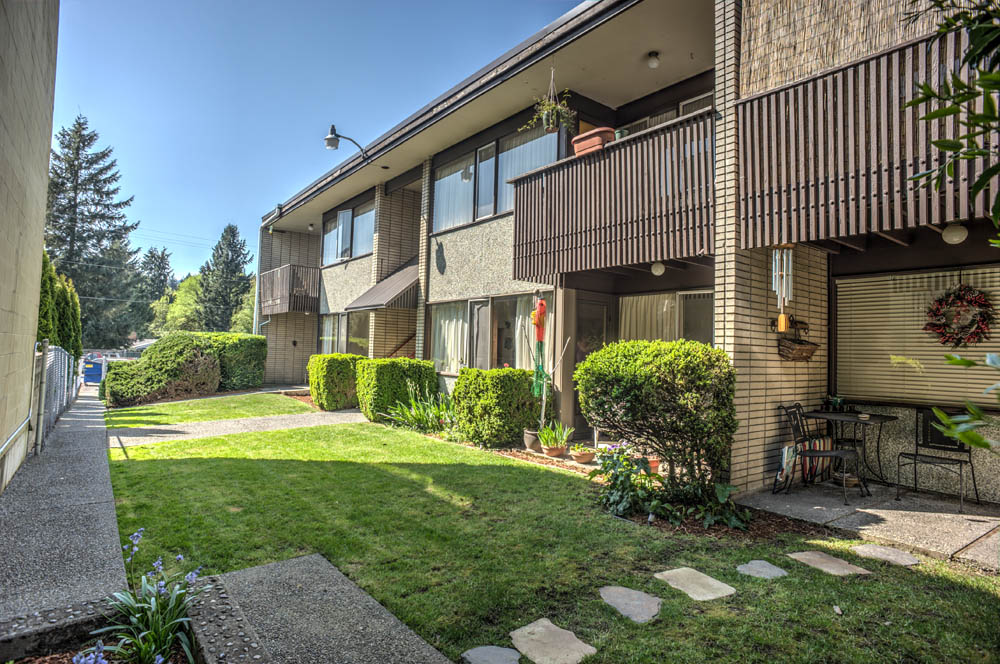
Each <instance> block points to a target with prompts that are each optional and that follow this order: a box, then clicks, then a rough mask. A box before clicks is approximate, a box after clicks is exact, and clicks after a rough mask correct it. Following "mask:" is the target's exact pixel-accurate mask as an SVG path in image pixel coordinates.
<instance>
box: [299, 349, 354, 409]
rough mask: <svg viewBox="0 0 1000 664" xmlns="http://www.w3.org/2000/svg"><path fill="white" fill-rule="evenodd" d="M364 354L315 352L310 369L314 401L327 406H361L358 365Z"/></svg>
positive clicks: (327, 407) (308, 367)
mask: <svg viewBox="0 0 1000 664" xmlns="http://www.w3.org/2000/svg"><path fill="white" fill-rule="evenodd" d="M366 359H368V358H366V357H365V356H364V355H351V354H348V353H332V354H330V355H313V356H312V357H310V358H309V364H308V365H307V366H306V370H307V372H308V373H309V394H310V395H311V396H312V400H313V403H315V404H316V405H317V406H319V407H320V408H322V409H323V410H340V409H342V408H357V406H358V388H357V368H358V366H357V365H358V361H359V360H366Z"/></svg>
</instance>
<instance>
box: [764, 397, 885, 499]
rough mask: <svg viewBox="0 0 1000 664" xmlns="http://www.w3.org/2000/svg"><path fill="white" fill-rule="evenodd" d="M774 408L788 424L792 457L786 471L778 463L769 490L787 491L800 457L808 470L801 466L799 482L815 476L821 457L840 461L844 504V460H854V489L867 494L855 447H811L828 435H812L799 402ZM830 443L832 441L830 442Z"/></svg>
mask: <svg viewBox="0 0 1000 664" xmlns="http://www.w3.org/2000/svg"><path fill="white" fill-rule="evenodd" d="M778 408H779V409H780V410H781V411H782V412H783V413H784V414H785V418H786V419H787V420H788V425H789V427H790V428H791V431H792V440H793V441H794V446H793V458H792V462H791V464H790V466H791V471H790V472H786V468H785V465H784V464H783V465H782V470H780V471H779V472H778V475H777V476H776V477H775V478H774V487H773V488H772V493H779V492H780V491H782V490H784V491H785V493H789V492H790V491H791V487H792V481H793V480H794V478H795V466H796V465H798V464H799V463H801V460H802V459H809V471H808V472H806V470H805V469H803V471H802V473H803V477H802V482H803V484H808V483H809V482H812V481H814V480H815V479H816V474H817V470H818V468H819V466H820V465H821V463H820V461H819V460H821V459H830V460H831V463H832V462H835V461H838V460H839V461H840V465H841V483H842V486H843V489H844V504H845V505H849V504H850V503H848V502H847V463H848V462H849V461H853V462H854V472H855V473H856V474H857V477H858V489H859V491H860V492H861V497H862V498H864V497H865V495H866V492H867V495H869V496H870V495H872V493H871V491H870V490H869V489H868V485H867V483H866V482H865V480H864V477H862V475H861V456H860V455H859V454H858V451H857V450H856V449H853V448H844V449H828V450H827V449H814V448H812V447H811V446H812V445H815V444H816V443H818V442H821V441H823V440H824V439H828V438H829V437H828V436H820V435H816V434H815V433H813V432H812V431H810V429H809V425H808V424H807V423H806V418H805V416H804V414H803V410H802V404H800V403H795V404H794V405H792V406H778ZM831 447H832V445H831Z"/></svg>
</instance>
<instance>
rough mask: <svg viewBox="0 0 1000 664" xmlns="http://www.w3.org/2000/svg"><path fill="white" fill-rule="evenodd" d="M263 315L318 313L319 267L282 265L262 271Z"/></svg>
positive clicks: (261, 307) (261, 310) (261, 299)
mask: <svg viewBox="0 0 1000 664" xmlns="http://www.w3.org/2000/svg"><path fill="white" fill-rule="evenodd" d="M260 312H261V314H263V315H265V316H270V315H273V314H287V313H310V314H312V313H319V268H318V267H308V266H305V265H282V266H281V267H278V268H275V269H273V270H268V271H267V272H261V274H260Z"/></svg>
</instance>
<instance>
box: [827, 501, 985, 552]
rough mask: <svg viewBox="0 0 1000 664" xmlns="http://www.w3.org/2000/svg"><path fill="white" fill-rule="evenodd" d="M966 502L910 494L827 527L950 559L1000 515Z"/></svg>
mask: <svg viewBox="0 0 1000 664" xmlns="http://www.w3.org/2000/svg"><path fill="white" fill-rule="evenodd" d="M988 512H989V509H988V508H986V509H984V508H983V507H980V506H977V505H974V504H969V503H966V505H965V514H959V513H958V502H957V501H951V500H948V499H945V498H940V497H935V496H928V495H917V494H911V495H907V496H905V497H904V498H903V499H902V500H900V501H896V500H892V501H888V502H885V503H882V504H880V505H874V506H871V507H866V508H861V509H858V510H857V511H855V512H854V513H853V514H849V515H847V516H844V517H841V518H839V519H836V520H835V521H832V522H830V523H829V524H828V525H830V526H831V527H834V528H840V529H843V530H848V531H852V532H856V533H857V534H858V535H859V536H860V537H861V538H862V539H868V540H878V541H881V542H887V543H892V544H896V545H902V546H903V547H904V548H906V549H909V550H910V551H916V552H918V553H923V554H925V555H928V556H931V557H934V558H944V559H947V558H951V557H952V556H954V555H955V554H956V553H958V552H959V551H961V550H962V549H964V548H965V547H967V546H969V545H970V544H971V543H972V542H974V541H976V540H977V539H979V538H980V537H982V536H983V535H986V534H987V533H989V532H990V531H992V530H993V529H995V528H997V527H998V526H1000V514H997V515H996V516H990V515H989V513H988Z"/></svg>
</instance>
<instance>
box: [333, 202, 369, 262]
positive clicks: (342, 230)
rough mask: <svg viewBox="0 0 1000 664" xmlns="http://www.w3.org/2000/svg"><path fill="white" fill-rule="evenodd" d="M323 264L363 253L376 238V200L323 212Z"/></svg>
mask: <svg viewBox="0 0 1000 664" xmlns="http://www.w3.org/2000/svg"><path fill="white" fill-rule="evenodd" d="M323 216H324V218H325V221H324V222H323V265H329V264H330V263H336V262H337V261H341V260H344V259H346V258H351V257H352V256H364V255H365V254H370V253H371V252H372V246H373V244H374V240H375V202H374V201H369V202H367V203H362V204H361V205H359V206H358V207H356V208H353V209H346V210H337V211H336V213H333V212H327V213H326V214H325V215H323Z"/></svg>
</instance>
